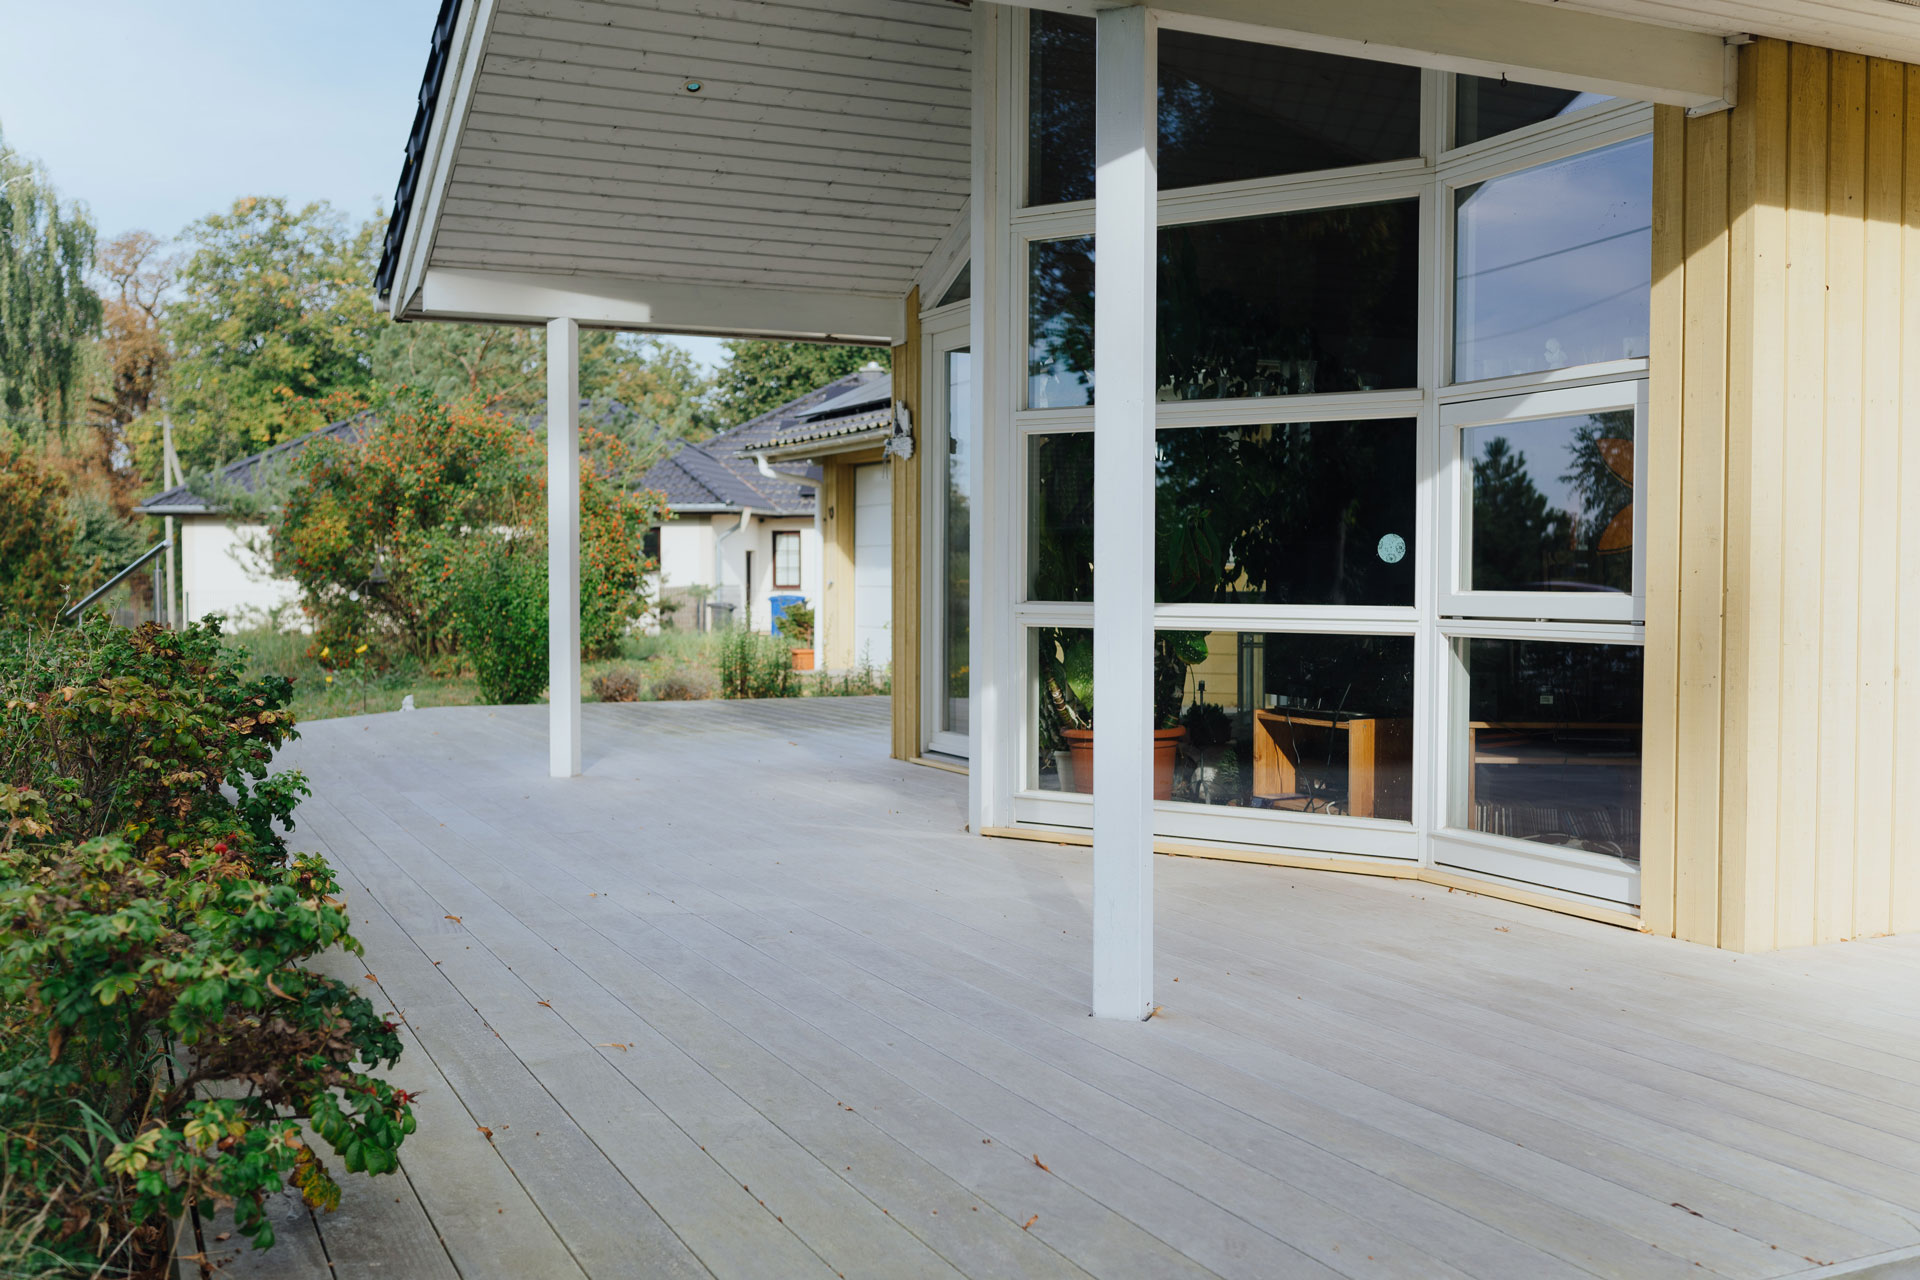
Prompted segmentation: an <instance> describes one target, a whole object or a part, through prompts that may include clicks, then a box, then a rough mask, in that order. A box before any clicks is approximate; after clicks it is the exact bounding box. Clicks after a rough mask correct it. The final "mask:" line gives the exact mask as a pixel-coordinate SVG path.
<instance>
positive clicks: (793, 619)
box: [780, 604, 813, 671]
mask: <svg viewBox="0 0 1920 1280" xmlns="http://www.w3.org/2000/svg"><path fill="white" fill-rule="evenodd" d="M780 634H782V635H784V636H785V637H786V638H787V643H788V644H789V645H790V646H792V648H793V669H794V670H795V671H811V670H813V609H812V607H811V606H808V605H804V604H790V605H788V606H787V607H786V609H785V610H784V611H783V612H782V613H781V614H780Z"/></svg>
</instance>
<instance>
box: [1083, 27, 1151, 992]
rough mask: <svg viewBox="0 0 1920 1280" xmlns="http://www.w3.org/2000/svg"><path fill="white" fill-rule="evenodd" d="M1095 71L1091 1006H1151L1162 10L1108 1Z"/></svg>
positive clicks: (1097, 39)
mask: <svg viewBox="0 0 1920 1280" xmlns="http://www.w3.org/2000/svg"><path fill="white" fill-rule="evenodd" d="M1097 23H1098V27H1097V36H1096V39H1095V50H1096V53H1095V74H1094V85H1095V90H1094V120H1095V124H1094V156H1095V168H1094V238H1095V243H1096V244H1097V245H1099V252H1098V254H1096V255H1095V258H1094V368H1095V370H1096V371H1098V375H1097V376H1098V378H1099V383H1098V387H1099V391H1098V395H1097V396H1096V398H1095V401H1094V411H1093V420H1094V440H1095V445H1094V454H1093V493H1094V499H1093V510H1094V517H1093V545H1094V556H1093V564H1094V569H1093V573H1094V591H1093V598H1094V615H1093V618H1094V621H1093V626H1094V636H1095V638H1096V643H1095V645H1094V674H1093V686H1094V690H1095V696H1096V698H1097V699H1098V710H1097V712H1096V713H1095V716H1094V728H1093V734H1094V756H1095V758H1096V759H1097V760H1098V762H1099V763H1098V766H1097V767H1098V778H1097V780H1096V782H1095V784H1094V798H1093V1012H1094V1016H1096V1017H1104V1018H1145V1017H1147V1016H1148V1015H1149V1014H1150V1013H1151V1012H1152V1010H1153V728H1154V725H1153V574H1152V572H1151V571H1150V570H1149V571H1147V572H1144V573H1143V572H1142V571H1141V567H1142V566H1143V565H1144V566H1150V565H1152V564H1153V527H1154V525H1153V415H1154V380H1155V358H1154V339H1155V335H1154V325H1155V316H1156V311H1157V309H1156V307H1155V297H1154V294H1155V287H1156V283H1155V272H1156V262H1157V258H1158V254H1157V251H1156V241H1157V231H1156V225H1157V204H1158V186H1159V183H1158V177H1157V172H1156V163H1155V156H1156V142H1157V139H1156V132H1157V125H1158V116H1157V111H1156V106H1155V101H1154V99H1155V82H1156V78H1157V68H1156V65H1155V64H1156V61H1157V40H1156V32H1155V26H1156V18H1155V16H1154V14H1153V13H1152V11H1150V10H1147V9H1138V8H1128V9H1105V10H1102V11H1101V12H1100V14H1099V17H1098V19H1097Z"/></svg>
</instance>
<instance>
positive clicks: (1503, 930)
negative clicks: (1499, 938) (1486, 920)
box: [1493, 924, 1513, 933]
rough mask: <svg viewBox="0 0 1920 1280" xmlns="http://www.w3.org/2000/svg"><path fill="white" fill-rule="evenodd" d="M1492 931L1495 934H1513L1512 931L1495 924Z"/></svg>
mask: <svg viewBox="0 0 1920 1280" xmlns="http://www.w3.org/2000/svg"><path fill="white" fill-rule="evenodd" d="M1493 931H1494V932H1495V933H1512V932H1513V930H1511V929H1509V928H1507V926H1505V925H1503V924H1497V925H1495V926H1493Z"/></svg>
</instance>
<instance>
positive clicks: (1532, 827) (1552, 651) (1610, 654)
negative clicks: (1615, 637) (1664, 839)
mask: <svg viewBox="0 0 1920 1280" xmlns="http://www.w3.org/2000/svg"><path fill="white" fill-rule="evenodd" d="M1458 643H1459V644H1460V646H1461V647H1462V649H1463V650H1464V653H1463V655H1462V657H1463V660H1464V662H1465V665H1466V669H1467V681H1468V694H1467V707H1466V720H1467V722H1466V757H1467V774H1468V777H1467V786H1466V790H1465V805H1466V812H1465V814H1464V815H1461V816H1463V817H1464V819H1465V821H1464V825H1465V826H1467V827H1468V828H1469V829H1470V830H1473V831H1480V832H1485V833H1486V834H1488V835H1497V836H1506V837H1508V838H1510V839H1516V840H1529V841H1534V842H1536V843H1541V844H1553V845H1562V846H1566V847H1569V848H1573V849H1583V850H1586V851H1587V852H1590V853H1602V854H1609V855H1611V856H1614V857H1617V858H1622V859H1625V860H1627V861H1631V862H1638V861H1639V859H1640V763H1641V759H1640V743H1641V706H1642V702H1641V690H1642V686H1643V679H1644V665H1645V664H1644V662H1643V659H1642V650H1641V648H1640V646H1639V645H1630V644H1570V643H1557V642H1551V641H1534V640H1479V639H1475V640H1462V641H1459V642H1458ZM1456 820H1458V819H1456Z"/></svg>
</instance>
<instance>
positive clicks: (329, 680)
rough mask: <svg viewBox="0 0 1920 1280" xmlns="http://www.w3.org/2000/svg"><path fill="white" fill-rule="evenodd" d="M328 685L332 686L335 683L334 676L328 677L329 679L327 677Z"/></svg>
mask: <svg viewBox="0 0 1920 1280" xmlns="http://www.w3.org/2000/svg"><path fill="white" fill-rule="evenodd" d="M327 683H328V684H332V683H333V677H332V676H328V677H327Z"/></svg>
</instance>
